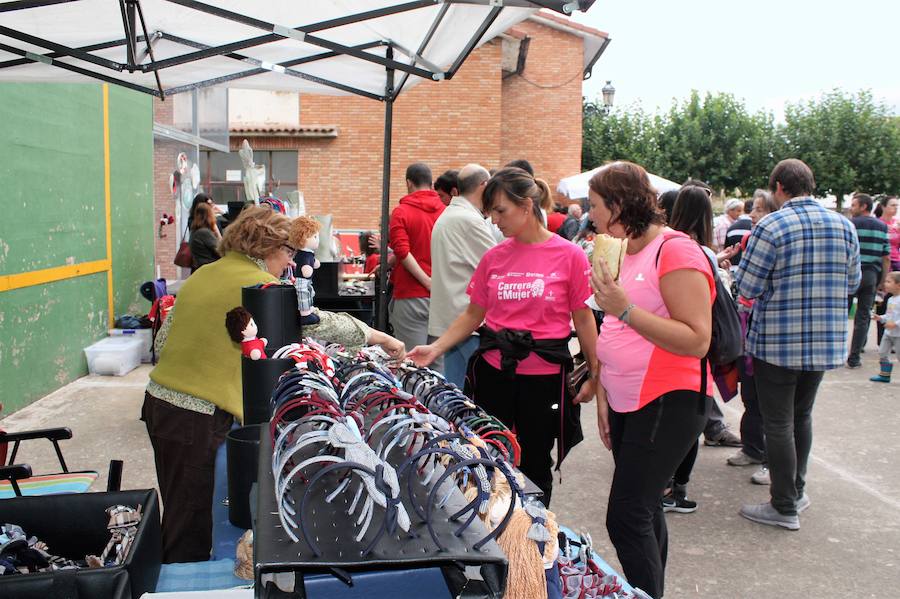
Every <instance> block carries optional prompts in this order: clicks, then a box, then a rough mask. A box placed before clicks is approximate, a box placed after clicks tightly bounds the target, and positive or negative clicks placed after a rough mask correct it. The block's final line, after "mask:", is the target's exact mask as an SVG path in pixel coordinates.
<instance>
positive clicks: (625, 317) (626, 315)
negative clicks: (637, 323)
mask: <svg viewBox="0 0 900 599" xmlns="http://www.w3.org/2000/svg"><path fill="white" fill-rule="evenodd" d="M634 308H635V305H634V304H628V305H627V306H626V307H625V310H624V311H623V312H622V314H620V315H619V320H621V321H622V322H624V323H625V324H631V311H632V310H633V309H634Z"/></svg>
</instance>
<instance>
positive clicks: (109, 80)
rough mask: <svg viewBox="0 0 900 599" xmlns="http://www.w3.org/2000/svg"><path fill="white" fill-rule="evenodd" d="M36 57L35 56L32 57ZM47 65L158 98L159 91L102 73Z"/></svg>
mask: <svg viewBox="0 0 900 599" xmlns="http://www.w3.org/2000/svg"><path fill="white" fill-rule="evenodd" d="M0 50H4V51H6V52H9V53H10V54H15V55H16V56H24V57H26V59H27V60H28V61H29V62H44V61H42V60H38V59H37V58H30V57H29V54H31V53H30V52H26V51H25V50H21V49H19V48H14V47H12V46H7V45H6V44H0ZM34 56H37V55H34ZM49 64H50V65H51V66H54V67H57V68H60V69H64V70H66V71H72V72H73V73H78V74H79V75H84V76H85V77H90V78H92V79H99V80H100V81H106V82H107V83H113V84H115V85H121V86H122V87H127V88H128V89H133V90H135V91H139V92H143V93H145V94H150V95H151V96H156V97H159V91H158V90H155V89H152V88H149V87H144V86H143V85H137V84H136V83H131V82H130V81H122V80H121V79H116V78H115V77H110V76H108V75H103V74H102V73H96V72H94V71H89V70H87V69H82V68H81V67H76V66H74V65H71V64H66V63H64V62H57V61H55V60H53V59H49Z"/></svg>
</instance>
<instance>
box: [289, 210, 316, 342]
mask: <svg viewBox="0 0 900 599" xmlns="http://www.w3.org/2000/svg"><path fill="white" fill-rule="evenodd" d="M321 226H322V225H321V224H319V221H317V220H316V219H314V218H312V217H310V216H300V217H297V218H295V219H294V220H293V222H292V223H291V231H290V233H289V240H290V244H291V245H292V246H293V247H295V248H297V250H298V251H297V255H296V256H294V262H295V263H296V264H297V267H298V271H297V272H296V275H297V280H296V281H295V282H294V287H295V288H296V289H297V309H298V310H299V311H300V324H301V325H312V324H316V323H318V322H319V316H318V314H315V313H313V309H312V308H313V300H315V298H316V291H315V289H313V283H312V275H313V270H315V269H316V268H319V266H321V264H320V263H319V261H318V260H316V248H317V247H319V229H320V228H321Z"/></svg>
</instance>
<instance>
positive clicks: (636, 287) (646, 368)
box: [597, 229, 716, 413]
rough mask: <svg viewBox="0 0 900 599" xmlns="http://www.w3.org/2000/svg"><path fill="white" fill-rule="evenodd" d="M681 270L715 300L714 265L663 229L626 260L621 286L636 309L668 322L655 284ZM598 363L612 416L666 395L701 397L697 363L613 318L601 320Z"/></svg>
mask: <svg viewBox="0 0 900 599" xmlns="http://www.w3.org/2000/svg"><path fill="white" fill-rule="evenodd" d="M666 238H668V239H669V241H666V245H665V246H664V247H663V248H662V253H660V255H659V267H658V270H657V264H656V255H657V252H659V249H660V244H662V242H663V240H664V239H666ZM682 269H692V270H698V271H700V272H702V273H703V274H704V275H705V276H706V279H707V281H708V282H709V289H710V295H711V296H712V299H713V300H714V299H715V294H716V284H715V279H713V275H712V265H711V264H710V262H709V260H708V259H707V257H706V255H705V254H704V253H703V250H702V249H700V246H698V245H697V244H696V243H695V242H694V241H693V240H691V239H690V238H689V237H687V236H686V235H684V234H683V233H679V232H677V231H673V230H671V229H665V230H664V231H663V232H662V233H661V234H660V235H658V236H657V237H656V239H654V240H653V241H651V242H650V243H649V244H648V245H647V246H646V247H645V248H643V249H642V250H641V251H639V252H638V253H636V254H633V255H626V256H625V259H624V261H623V262H622V268H621V274H620V277H619V282H620V284H621V285H622V287H623V289H624V290H625V294H626V295H627V296H628V299H629V301H630V302H632V303H633V304H634V305H635V306H637V307H639V308H643V309H644V310H647V311H649V312H652V313H654V314H656V315H658V316H663V317H665V318H668V317H669V311H668V310H667V309H666V304H665V302H664V301H663V298H662V293H661V292H660V287H659V280H660V278H661V277H663V276H665V275H666V274H668V273H670V272H672V271H675V270H682ZM698 309H701V307H700V306H698ZM597 360H598V361H599V362H600V364H601V370H600V382H601V384H602V385H603V388H604V389H606V394H607V400H608V401H609V406H610V407H611V408H612V409H613V410H615V411H616V412H620V413H622V412H634V411H636V410H639V409H641V408H643V407H644V406H645V405H647V404H648V403H650V402H651V401H653V400H654V399H656V398H657V397H660V396H661V395H664V394H666V393H669V392H670V391H698V392H699V391H700V360H699V359H698V358H695V357H692V356H681V355H678V354H673V353H671V352H668V351H666V350H664V349H661V348H660V347H657V346H656V345H654V344H653V343H652V342H650V341H648V340H647V339H645V338H644V337H642V336H641V335H640V334H639V333H638V332H637V331H635V330H634V329H632V328H631V327H629V326H627V325H626V324H625V323H623V322H622V321H620V320H619V319H618V318H616V317H615V316H614V315H612V314H607V315H606V316H604V318H603V326H602V327H601V328H600V336H599V337H598V338H597ZM707 377H708V379H707V388H708V389H710V390H712V389H713V388H714V386H713V385H714V382H713V380H712V377H711V376H710V375H709V372H708V371H707ZM710 392H711V391H710Z"/></svg>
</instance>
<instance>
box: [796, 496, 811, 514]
mask: <svg viewBox="0 0 900 599" xmlns="http://www.w3.org/2000/svg"><path fill="white" fill-rule="evenodd" d="M810 503H812V502H811V501H810V500H809V495H807V494H806V493H804V494H803V496H802V497H801V498H800V499H798V500H797V513H798V514H800V513H802V512H804V511H806V508H808V507H809V504H810Z"/></svg>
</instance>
